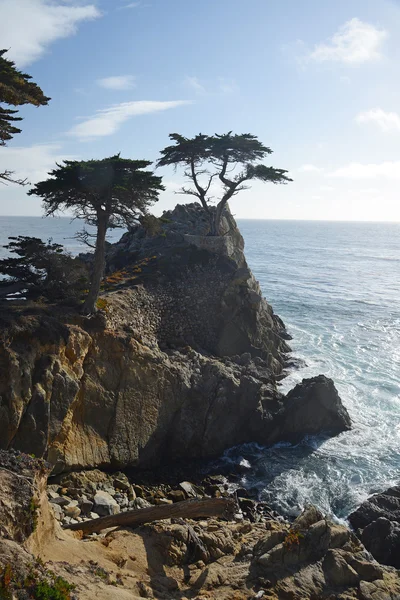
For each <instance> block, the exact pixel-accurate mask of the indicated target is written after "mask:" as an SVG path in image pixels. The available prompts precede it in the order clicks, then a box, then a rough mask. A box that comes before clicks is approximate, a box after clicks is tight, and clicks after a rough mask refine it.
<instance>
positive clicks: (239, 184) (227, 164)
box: [157, 131, 292, 235]
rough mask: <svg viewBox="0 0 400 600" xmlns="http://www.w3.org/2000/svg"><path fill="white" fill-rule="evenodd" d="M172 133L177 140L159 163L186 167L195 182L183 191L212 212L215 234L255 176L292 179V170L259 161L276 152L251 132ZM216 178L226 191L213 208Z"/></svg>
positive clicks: (268, 179)
mask: <svg viewBox="0 0 400 600" xmlns="http://www.w3.org/2000/svg"><path fill="white" fill-rule="evenodd" d="M169 137H170V139H171V140H172V141H173V142H175V143H174V144H173V145H171V146H167V147H166V148H164V150H162V151H161V158H160V159H159V161H158V162H157V166H158V167H163V166H168V165H172V166H174V167H175V168H176V167H177V166H178V165H182V166H184V167H185V172H184V174H185V176H186V177H187V178H188V179H189V180H190V181H191V182H192V184H193V185H192V187H183V188H182V189H181V193H183V194H187V195H191V196H195V197H196V198H197V199H198V200H199V201H200V202H201V204H202V206H203V208H204V210H205V211H206V212H208V213H209V214H210V217H211V234H212V235H219V228H220V222H221V217H222V214H223V210H224V208H225V206H226V204H227V202H228V201H229V200H230V199H231V198H232V197H233V196H235V195H236V194H237V193H238V192H240V191H241V190H244V189H247V186H246V183H247V182H249V181H251V180H254V179H258V180H260V181H264V182H270V183H275V184H277V183H288V182H289V181H292V179H290V178H289V177H288V176H287V175H286V174H287V172H288V171H286V170H284V169H276V168H274V167H267V166H266V165H263V164H261V163H260V162H259V161H261V160H263V159H264V158H265V157H266V156H267V155H268V154H272V150H271V149H270V148H268V147H267V146H264V145H263V144H262V143H261V142H260V141H259V140H258V139H257V137H256V136H255V135H252V134H250V133H242V134H232V132H231V131H229V132H228V133H225V134H215V135H213V136H208V135H203V134H201V133H199V134H198V135H196V136H195V137H194V138H185V137H184V136H182V135H180V134H178V133H172V134H170V136H169ZM216 179H217V180H219V182H220V184H221V185H222V194H221V196H220V198H219V201H218V203H217V206H216V210H215V211H213V212H212V211H211V210H210V202H211V201H212V196H210V192H211V190H212V186H213V182H214V180H216Z"/></svg>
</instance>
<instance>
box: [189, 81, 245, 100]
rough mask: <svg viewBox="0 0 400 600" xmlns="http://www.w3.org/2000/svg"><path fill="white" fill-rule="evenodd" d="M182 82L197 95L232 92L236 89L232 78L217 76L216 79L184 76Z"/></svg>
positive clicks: (236, 86)
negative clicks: (205, 80) (203, 79)
mask: <svg viewBox="0 0 400 600" xmlns="http://www.w3.org/2000/svg"><path fill="white" fill-rule="evenodd" d="M184 84H185V85H186V86H187V87H189V88H190V89H192V90H193V91H194V92H196V94H199V95H202V96H204V95H206V94H207V95H210V96H211V95H215V94H233V93H234V92H236V91H237V90H238V85H237V83H236V81H235V80H234V79H226V78H225V77H218V78H217V81H207V82H204V81H201V80H200V79H199V78H198V77H185V80H184Z"/></svg>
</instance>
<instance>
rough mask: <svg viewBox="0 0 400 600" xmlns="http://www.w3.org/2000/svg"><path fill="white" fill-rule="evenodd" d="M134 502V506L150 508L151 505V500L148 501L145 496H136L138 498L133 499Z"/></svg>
mask: <svg viewBox="0 0 400 600" xmlns="http://www.w3.org/2000/svg"><path fill="white" fill-rule="evenodd" d="M133 504H134V508H149V506H151V504H150V502H147V500H145V499H144V498H139V497H138V498H136V500H134V501H133Z"/></svg>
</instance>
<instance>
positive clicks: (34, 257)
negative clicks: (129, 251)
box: [0, 235, 88, 302]
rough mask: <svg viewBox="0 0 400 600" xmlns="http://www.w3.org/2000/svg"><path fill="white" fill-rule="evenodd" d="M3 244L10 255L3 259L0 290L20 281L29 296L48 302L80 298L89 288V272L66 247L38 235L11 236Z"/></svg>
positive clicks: (0, 264)
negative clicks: (67, 251)
mask: <svg viewBox="0 0 400 600" xmlns="http://www.w3.org/2000/svg"><path fill="white" fill-rule="evenodd" d="M8 239H9V240H10V242H9V243H8V244H7V245H6V246H4V248H6V249H7V250H8V251H9V252H10V254H13V255H16V256H10V257H8V258H4V259H2V260H0V274H2V275H6V277H7V279H2V280H0V292H1V290H2V288H3V289H5V290H6V289H8V288H9V286H10V284H13V283H16V284H20V286H19V287H20V288H21V289H24V290H26V292H24V296H25V297H27V298H30V299H36V298H38V297H43V298H45V299H46V300H48V301H49V302H57V301H62V300H66V299H79V298H80V297H82V294H83V290H84V289H87V287H88V275H87V271H86V269H85V267H84V266H83V264H82V263H81V262H80V261H78V260H77V259H73V258H72V257H71V256H70V255H69V254H67V253H66V252H65V251H64V249H63V246H61V245H60V244H54V243H52V242H51V240H49V241H48V242H47V243H46V242H43V241H42V240H41V239H39V238H34V237H28V236H23V235H21V236H18V237H9V238H8Z"/></svg>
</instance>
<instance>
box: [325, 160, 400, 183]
mask: <svg viewBox="0 0 400 600" xmlns="http://www.w3.org/2000/svg"><path fill="white" fill-rule="evenodd" d="M331 176H333V177H340V178H346V179H376V178H378V177H380V178H384V179H400V161H398V160H397V161H386V162H382V163H369V164H366V163H356V162H353V163H350V164H348V165H345V166H343V167H340V168H339V169H336V170H335V171H333V172H332V173H331Z"/></svg>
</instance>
